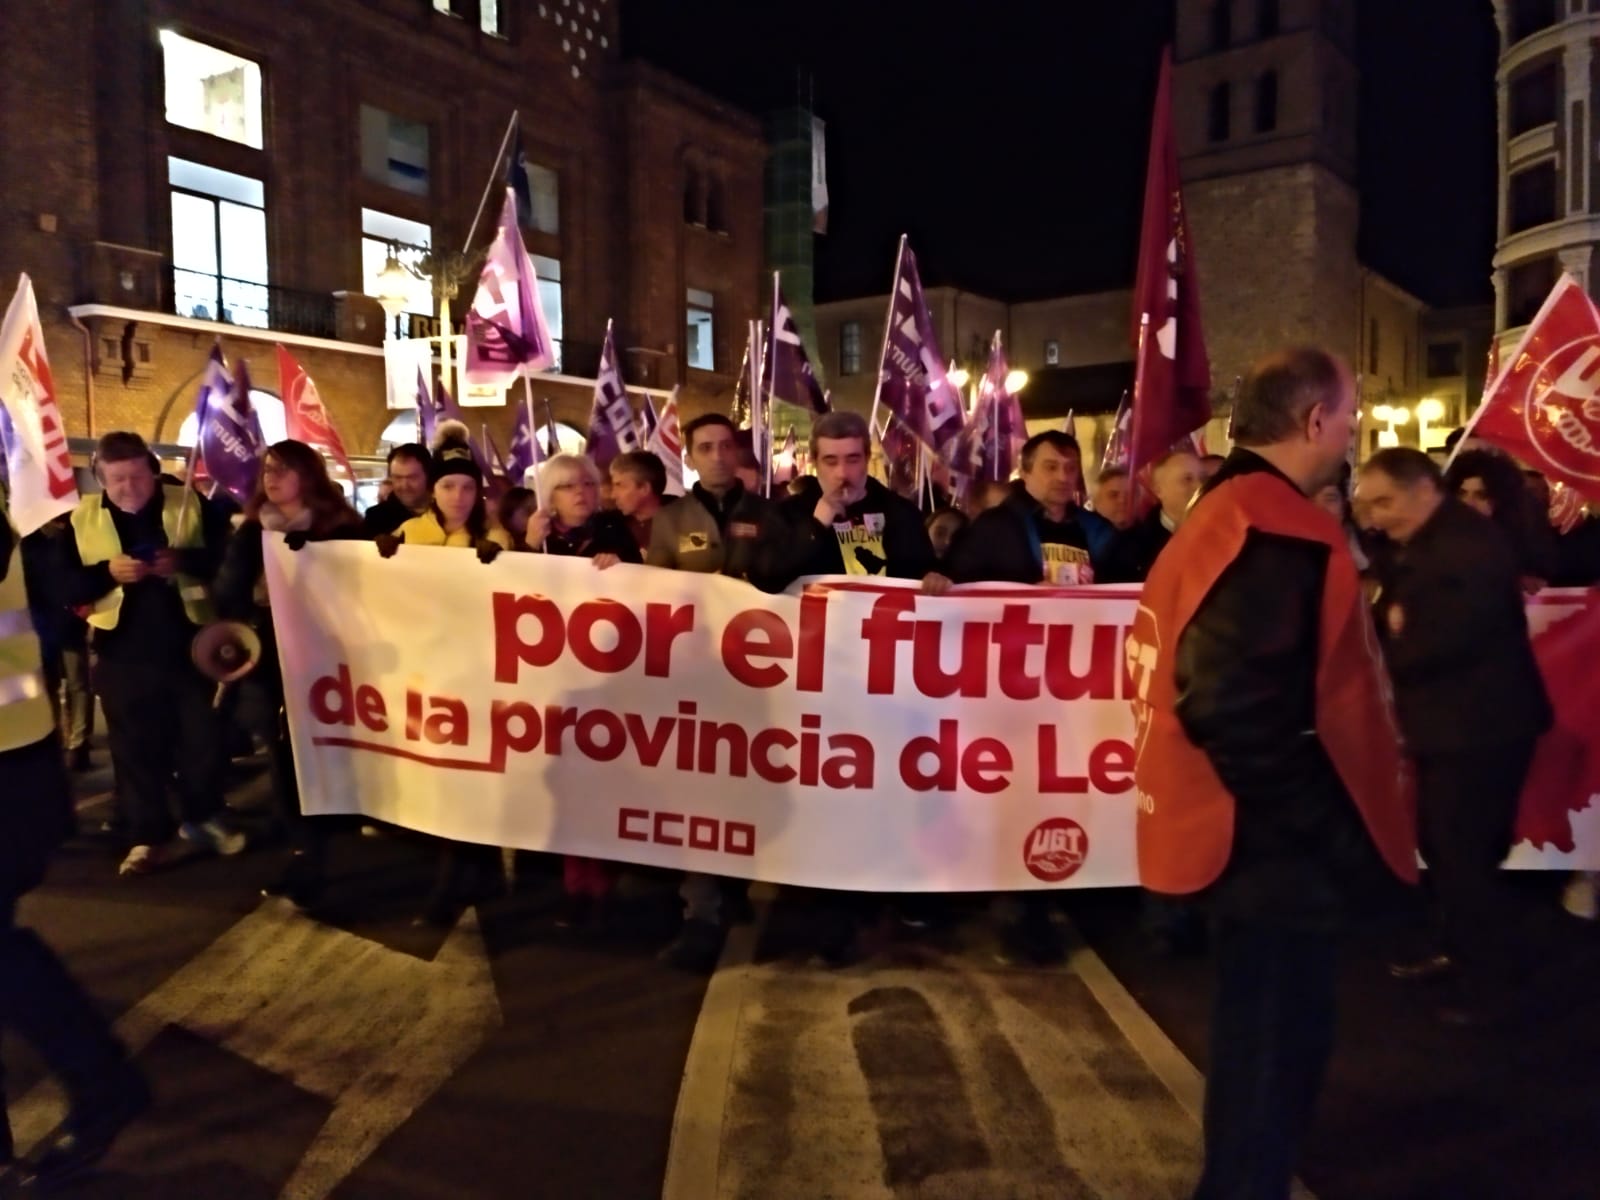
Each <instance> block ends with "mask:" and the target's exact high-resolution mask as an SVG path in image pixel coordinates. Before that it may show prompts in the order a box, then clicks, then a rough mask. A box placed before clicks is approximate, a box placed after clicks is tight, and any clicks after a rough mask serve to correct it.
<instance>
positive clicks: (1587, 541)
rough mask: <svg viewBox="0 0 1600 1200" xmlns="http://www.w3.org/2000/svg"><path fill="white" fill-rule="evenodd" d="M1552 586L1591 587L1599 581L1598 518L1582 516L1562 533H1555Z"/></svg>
mask: <svg viewBox="0 0 1600 1200" xmlns="http://www.w3.org/2000/svg"><path fill="white" fill-rule="evenodd" d="M1555 539H1556V554H1555V562H1556V568H1555V570H1554V571H1553V572H1552V573H1551V575H1550V584H1551V586H1553V587H1593V586H1594V585H1595V584H1597V583H1600V518H1596V517H1585V518H1584V519H1583V520H1581V521H1579V522H1578V523H1577V524H1576V525H1574V526H1573V527H1572V528H1571V529H1570V530H1568V531H1567V532H1566V533H1560V534H1556V535H1555Z"/></svg>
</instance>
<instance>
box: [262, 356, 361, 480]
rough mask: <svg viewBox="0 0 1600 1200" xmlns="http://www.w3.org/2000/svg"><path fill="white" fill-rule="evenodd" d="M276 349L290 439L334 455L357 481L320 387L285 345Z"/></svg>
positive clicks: (335, 459)
mask: <svg viewBox="0 0 1600 1200" xmlns="http://www.w3.org/2000/svg"><path fill="white" fill-rule="evenodd" d="M277 350H278V386H279V387H281V388H282V389H283V421H284V425H285V426H286V427H287V428H288V432H289V436H290V437H292V438H293V439H294V440H295V441H297V442H304V443H305V444H306V445H308V446H314V447H315V448H316V449H318V450H323V451H326V452H327V453H328V454H331V455H332V456H333V458H334V461H335V462H337V463H338V464H339V465H340V466H341V467H343V468H344V469H345V474H347V475H349V476H350V478H351V479H352V480H353V479H355V477H356V472H355V468H353V467H352V466H351V465H350V457H349V455H347V454H346V453H345V452H344V443H343V442H342V441H340V440H339V433H338V431H337V430H336V429H334V427H333V418H331V417H330V416H328V410H327V408H326V407H325V406H324V405H323V403H322V397H321V396H320V395H319V394H318V392H317V385H316V384H315V383H313V382H312V380H311V376H309V375H307V374H306V369H305V368H304V367H302V366H301V365H300V364H299V363H298V362H296V361H295V359H294V356H293V355H291V354H290V353H289V352H288V351H287V350H285V349H284V348H283V347H282V346H279V347H277Z"/></svg>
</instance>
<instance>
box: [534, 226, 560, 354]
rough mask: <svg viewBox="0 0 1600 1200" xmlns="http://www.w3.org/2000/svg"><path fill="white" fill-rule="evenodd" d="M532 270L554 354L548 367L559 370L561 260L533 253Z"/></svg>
mask: <svg viewBox="0 0 1600 1200" xmlns="http://www.w3.org/2000/svg"><path fill="white" fill-rule="evenodd" d="M533 270H534V273H535V274H536V275H538V276H539V307H540V308H541V309H543V310H544V319H545V324H547V325H548V326H549V327H550V343H551V345H550V349H551V351H552V353H554V355H555V362H553V363H551V364H550V369H551V370H552V371H559V370H561V364H562V362H563V361H564V360H563V358H562V353H561V337H562V322H561V260H560V259H558V258H547V257H546V256H545V255H543V254H535V255H534V256H533Z"/></svg>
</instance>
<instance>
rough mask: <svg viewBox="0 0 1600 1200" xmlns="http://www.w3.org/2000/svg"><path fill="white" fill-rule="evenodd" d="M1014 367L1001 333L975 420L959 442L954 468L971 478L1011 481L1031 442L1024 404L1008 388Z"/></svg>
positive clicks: (991, 351)
mask: <svg viewBox="0 0 1600 1200" xmlns="http://www.w3.org/2000/svg"><path fill="white" fill-rule="evenodd" d="M1010 374H1011V365H1010V363H1008V362H1007V361H1006V351H1005V347H1004V346H1003V345H1002V344H1001V342H1000V331H999V330H995V334H994V337H993V338H992V339H990V342H989V366H988V369H987V370H985V371H984V373H983V378H981V379H980V380H979V381H978V403H977V406H976V407H975V408H974V409H973V412H972V419H971V421H969V422H968V423H967V425H966V427H965V428H964V429H963V430H962V431H961V436H960V438H958V439H957V441H956V453H955V456H954V458H953V459H952V460H951V463H950V466H951V469H952V470H954V471H955V472H956V473H957V474H960V475H966V476H967V477H968V478H971V479H993V480H1001V481H1003V480H1007V479H1010V478H1011V475H1012V473H1013V472H1014V471H1015V470H1016V469H1017V465H1018V459H1019V457H1020V455H1021V453H1022V443H1023V442H1025V441H1027V440H1028V427H1027V422H1026V421H1025V420H1024V418H1023V415H1022V402H1021V401H1020V400H1018V399H1017V397H1016V396H1015V395H1013V394H1012V392H1011V390H1010V388H1009V387H1008V386H1007V383H1006V381H1007V379H1008V378H1009V376H1010Z"/></svg>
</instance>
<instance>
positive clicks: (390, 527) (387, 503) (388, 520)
mask: <svg viewBox="0 0 1600 1200" xmlns="http://www.w3.org/2000/svg"><path fill="white" fill-rule="evenodd" d="M423 511H427V510H426V509H424V510H423ZM416 515H417V514H416V513H414V512H412V511H411V510H410V509H409V508H407V507H406V506H405V505H404V504H401V503H400V501H398V500H396V499H395V498H394V497H393V496H390V497H389V498H388V499H387V500H380V501H378V502H377V503H376V504H374V505H373V506H372V507H371V508H369V509H367V512H366V515H365V516H364V517H362V518H361V524H362V528H363V530H364V531H365V532H364V536H366V537H369V538H375V537H377V536H378V535H379V534H380V533H393V532H394V531H395V530H397V529H399V528H400V526H402V525H404V524H405V523H406V522H407V521H409V520H411V518H412V517H414V516H416Z"/></svg>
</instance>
